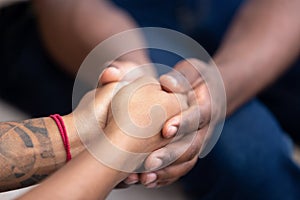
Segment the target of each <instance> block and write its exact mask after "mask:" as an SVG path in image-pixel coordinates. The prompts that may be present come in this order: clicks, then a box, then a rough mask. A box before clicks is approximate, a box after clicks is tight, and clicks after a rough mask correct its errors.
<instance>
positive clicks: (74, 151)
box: [62, 113, 85, 157]
mask: <svg viewBox="0 0 300 200" xmlns="http://www.w3.org/2000/svg"><path fill="white" fill-rule="evenodd" d="M62 118H63V121H64V123H65V126H66V130H67V135H68V138H69V143H70V150H71V155H72V157H76V156H77V155H78V154H80V153H81V152H82V151H83V150H84V149H85V147H84V145H83V144H82V142H81V139H80V137H79V135H78V132H77V128H76V125H75V122H74V119H73V114H72V113H71V114H68V115H65V116H63V117H62Z"/></svg>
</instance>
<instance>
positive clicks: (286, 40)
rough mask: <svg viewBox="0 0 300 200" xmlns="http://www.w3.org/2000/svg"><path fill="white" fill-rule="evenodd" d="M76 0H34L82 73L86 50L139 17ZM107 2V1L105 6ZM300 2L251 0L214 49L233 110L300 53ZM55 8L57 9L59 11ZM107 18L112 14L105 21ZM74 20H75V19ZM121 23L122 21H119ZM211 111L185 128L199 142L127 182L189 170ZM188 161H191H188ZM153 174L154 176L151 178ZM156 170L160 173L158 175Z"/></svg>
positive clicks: (54, 50) (173, 123) (72, 66)
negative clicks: (166, 164) (162, 165)
mask: <svg viewBox="0 0 300 200" xmlns="http://www.w3.org/2000/svg"><path fill="white" fill-rule="evenodd" d="M73 2H75V1H72V2H71V1H64V2H63V4H62V3H61V2H59V3H57V2H56V1H53V0H48V1H47V0H45V1H34V3H35V4H36V8H37V13H38V16H39V19H40V21H39V23H40V27H41V32H42V35H43V37H44V40H45V43H46V46H47V47H48V49H49V51H50V52H51V54H52V55H53V57H54V58H56V60H58V61H59V62H60V63H61V64H63V67H64V68H65V69H66V71H68V72H70V73H71V74H75V73H76V71H77V69H78V66H79V65H80V63H81V61H82V59H83V58H84V56H85V55H86V54H87V52H88V51H89V50H91V49H92V47H93V46H95V45H96V44H97V43H98V42H100V41H103V40H104V39H105V38H107V37H109V36H111V35H112V34H114V33H116V32H119V31H122V30H126V29H130V28H133V27H135V23H134V22H133V20H132V19H131V18H130V16H129V15H127V14H126V13H125V12H124V11H121V10H120V9H118V8H116V7H115V6H113V5H112V4H106V2H105V1H97V0H94V1H92V0H88V1H81V2H84V3H81V4H78V2H79V1H76V3H74V4H73ZM96 2H98V3H96ZM101 3H105V4H103V5H102V6H101V5H100V4H101ZM71 4H72V5H76V8H77V9H74V7H75V6H74V7H72V6H70V5H71ZM108 5H109V6H108ZM299 6H300V1H299V0H289V1H285V0H249V1H248V2H247V3H245V4H244V5H243V6H242V8H241V9H240V11H239V12H238V13H237V15H236V17H235V19H234V20H233V23H232V25H231V26H230V27H229V31H228V33H227V36H226V37H225V38H224V41H223V43H222V45H221V47H220V48H219V50H218V51H217V53H216V54H215V55H214V61H215V62H216V64H217V66H219V69H220V72H221V75H222V78H223V80H224V85H225V90H226V95H227V114H228V115H230V114H231V113H233V112H234V111H235V110H236V109H238V108H239V107H240V106H241V105H242V104H243V103H245V102H247V101H248V100H249V99H251V98H252V97H254V96H255V95H256V94H257V93H258V92H259V91H261V90H262V89H264V88H266V87H267V86H268V85H269V84H271V83H272V82H273V81H274V80H276V79H277V78H278V77H279V76H280V75H281V74H283V73H284V71H286V70H287V69H288V67H289V66H290V64H291V62H292V61H293V60H295V58H296V57H297V56H298V55H299V48H300V45H299V41H300V27H299V26H300V25H299V23H298V19H299V18H300V16H299V15H300V12H299V11H298V10H299V9H298V8H299ZM78 8H82V9H78ZM101 8H102V10H101ZM74 10H75V11H74ZM87 10H88V12H87ZM78 11H81V12H84V13H85V14H80V13H81V12H78ZM53 13H57V14H55V15H53ZM61 19H65V20H61ZM101 19H110V20H105V21H103V20H101ZM68 20H71V21H72V23H70V21H68ZM57 22H60V23H57ZM87 22H89V23H87ZM115 24H119V25H121V26H115ZM95 27H101V28H99V29H97V28H95ZM103 27H105V28H103ZM81 28H82V29H81ZM94 28H95V29H96V30H95V29H94ZM70 30H71V31H70ZM103 31H104V32H103ZM54 41H55V42H54ZM112 51H113V49H112ZM66 53H68V55H66ZM139 53H141V52H139ZM123 59H124V60H127V61H133V62H137V63H139V64H140V63H143V62H147V61H148V60H149V59H148V58H147V56H145V52H144V53H142V55H140V56H139V55H136V56H128V57H126V56H125V57H124V58H123ZM183 66H186V63H179V64H178V65H176V66H175V68H176V69H177V70H178V71H179V72H181V73H182V74H187V79H188V80H189V81H190V82H191V83H192V85H193V84H194V83H199V84H194V85H195V88H194V90H196V91H197V93H199V94H201V93H204V94H205V93H206V91H207V89H206V88H205V86H203V84H201V80H200V81H199V79H201V77H193V76H190V75H189V74H191V73H189V72H188V71H189V70H188V69H187V68H185V67H183ZM203 70H204V69H203ZM121 71H122V69H121ZM203 73H205V71H203ZM170 77H171V78H174V79H175V80H177V86H178V85H183V84H182V83H181V82H180V79H179V78H178V77H174V76H172V75H170ZM254 80H255V81H254ZM161 81H162V82H163V83H164V84H165V85H168V84H169V85H168V88H174V89H176V86H175V85H174V81H170V79H169V80H166V78H165V79H161ZM175 91H176V90H175ZM178 92H180V90H178ZM206 102H208V103H207V105H202V109H203V110H209V107H210V105H211V103H212V102H209V100H208V99H207V101H206ZM193 112H197V110H196V109H195V108H193V107H189V108H188V109H187V110H186V111H185V112H183V113H182V115H183V116H191V115H192V116H193ZM216 112H217V111H216ZM211 115H217V113H210V112H206V115H203V118H204V119H203V120H200V121H201V122H203V121H205V122H206V123H201V124H200V123H199V127H198V128H197V129H194V128H189V127H188V126H187V128H186V129H185V130H182V131H181V132H182V133H184V134H190V133H195V132H198V133H199V134H197V139H196V143H195V144H193V145H192V147H191V148H190V150H189V151H187V152H186V153H185V154H184V155H183V156H182V157H181V158H180V159H179V160H177V162H176V163H174V164H172V165H171V166H169V167H167V168H165V169H162V170H159V171H154V172H153V173H152V174H142V175H137V174H135V175H132V176H130V177H129V179H128V180H127V181H126V182H127V183H136V182H139V181H141V182H142V183H143V184H145V185H147V186H149V183H151V184H152V185H151V187H155V186H163V185H166V184H169V183H171V182H172V181H167V180H173V181H174V180H177V179H178V178H179V177H180V176H182V175H183V174H185V173H187V172H188V170H189V169H190V168H191V167H190V166H191V165H194V164H195V161H196V157H197V155H198V153H199V151H197V150H199V149H200V148H201V146H202V144H203V142H205V141H203V138H204V136H203V135H205V134H206V130H205V127H207V125H208V123H209V121H208V120H205V119H208V118H209V116H211ZM194 123H197V122H196V121H195V120H194V119H193V117H183V119H182V120H180V121H178V118H177V117H176V116H175V117H174V118H173V119H170V120H169V121H168V122H167V123H166V124H165V127H164V128H163V135H164V136H165V137H170V136H172V135H174V134H175V133H176V131H177V130H176V127H178V126H179V124H194ZM169 127H175V128H169ZM173 146H174V145H173ZM165 149H166V150H163V151H164V152H158V153H156V154H155V153H154V154H153V155H152V158H153V159H152V162H153V165H155V164H157V163H155V162H156V161H157V159H155V158H159V160H166V159H168V157H169V152H170V151H172V150H173V148H169V147H166V148H165ZM158 164H159V163H158ZM186 165H188V167H185V166H186ZM148 176H149V177H152V178H151V179H150V178H149V177H148ZM154 176H155V178H153V177H154ZM146 183H147V184H146Z"/></svg>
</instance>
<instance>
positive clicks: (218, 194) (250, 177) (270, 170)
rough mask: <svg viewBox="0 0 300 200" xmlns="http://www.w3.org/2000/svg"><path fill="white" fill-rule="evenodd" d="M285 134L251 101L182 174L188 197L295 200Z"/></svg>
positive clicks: (296, 175)
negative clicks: (206, 151) (189, 169)
mask: <svg viewBox="0 0 300 200" xmlns="http://www.w3.org/2000/svg"><path fill="white" fill-rule="evenodd" d="M292 154H293V147H292V142H291V140H290V138H289V137H288V136H287V135H286V134H285V133H284V132H283V131H282V130H281V129H280V127H279V125H278V123H277V122H276V120H275V119H274V118H273V117H272V115H271V114H270V112H269V111H268V110H267V109H266V108H265V107H264V106H263V105H262V104H261V103H260V102H259V101H257V100H252V101H250V102H249V103H247V104H246V105H244V106H243V107H241V108H240V109H239V110H238V111H237V112H235V113H234V114H233V115H232V116H231V117H229V118H228V119H227V120H226V122H225V124H224V129H223V132H222V134H221V137H220V139H219V141H218V143H217V144H216V146H215V147H214V149H213V150H212V152H211V153H210V154H209V155H208V156H207V157H205V158H203V159H200V160H199V161H198V163H197V165H196V166H195V168H194V169H193V170H192V171H191V172H190V173H189V174H188V175H187V176H186V177H184V178H183V179H182V182H183V183H184V186H185V189H186V191H187V194H188V195H190V197H191V199H199V198H200V197H201V199H243V200H244V199H249V200H250V199H251V200H253V199H256V200H265V199H272V200H273V199H278V200H281V199H286V200H296V199H300V168H299V166H297V164H296V163H295V162H294V161H293V159H292Z"/></svg>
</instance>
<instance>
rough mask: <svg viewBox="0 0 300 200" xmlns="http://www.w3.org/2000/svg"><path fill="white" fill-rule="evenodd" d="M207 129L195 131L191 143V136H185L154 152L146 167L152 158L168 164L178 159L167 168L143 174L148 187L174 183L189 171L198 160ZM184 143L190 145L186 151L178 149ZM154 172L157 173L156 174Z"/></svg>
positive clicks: (142, 180) (155, 161)
mask: <svg viewBox="0 0 300 200" xmlns="http://www.w3.org/2000/svg"><path fill="white" fill-rule="evenodd" d="M206 131H207V128H204V129H203V130H201V131H198V132H197V133H194V134H196V135H194V137H193V140H192V142H191V144H188V142H190V141H191V138H188V137H185V138H183V139H181V140H179V141H177V142H175V143H173V144H169V145H167V146H166V147H165V148H164V149H163V150H157V151H156V152H153V153H152V154H151V155H150V156H149V157H148V158H147V160H146V162H145V168H146V169H147V167H150V166H151V162H152V160H153V161H154V163H157V160H160V163H165V164H166V163H168V162H169V161H170V160H172V159H175V158H178V159H177V160H176V161H175V162H174V163H172V164H171V165H169V166H167V167H165V168H162V169H159V170H157V171H154V172H153V171H152V172H149V173H144V174H141V175H140V182H141V183H142V184H143V185H145V186H146V187H148V188H154V187H161V186H165V185H169V184H171V183H173V182H174V181H176V180H178V179H179V178H180V177H182V176H184V175H185V174H186V173H188V172H189V171H190V170H191V169H192V168H193V166H194V165H195V164H196V162H197V160H198V155H199V151H200V149H201V146H202V142H203V139H204V137H205V133H206ZM191 135H192V134H189V136H191ZM184 144H187V145H188V148H186V149H185V150H186V151H184V153H183V152H182V151H178V150H176V149H178V148H179V149H180V147H182V146H183V145H184ZM172 152H176V153H172ZM146 165H148V166H146ZM151 167H157V166H151ZM152 169H154V168H152ZM153 174H156V176H155V175H153ZM154 177H155V178H154Z"/></svg>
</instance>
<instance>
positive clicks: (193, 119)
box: [126, 59, 226, 188]
mask: <svg viewBox="0 0 300 200" xmlns="http://www.w3.org/2000/svg"><path fill="white" fill-rule="evenodd" d="M175 70H176V71H177V72H174V71H173V72H170V73H169V74H167V75H163V76H162V77H161V78H160V82H161V84H162V85H163V86H164V89H165V90H167V91H170V92H171V91H172V92H181V93H187V94H188V97H189V98H188V104H189V108H188V109H186V110H185V111H184V112H183V113H182V116H180V115H178V116H175V117H173V118H171V119H170V120H168V121H167V122H166V123H165V126H164V128H163V136H164V137H166V138H170V137H174V135H175V134H180V135H183V138H182V139H181V140H180V141H177V142H174V143H172V144H169V145H167V146H166V147H164V148H162V149H159V150H157V151H155V152H153V153H152V154H151V155H150V156H149V157H148V159H147V160H146V166H145V167H146V169H151V170H153V169H154V171H153V172H150V173H145V174H142V175H140V177H137V176H136V175H131V176H130V177H129V178H128V179H127V180H126V181H127V183H134V182H136V181H137V180H140V181H141V183H142V184H144V185H145V186H146V187H149V188H153V187H160V186H165V185H168V184H171V183H172V182H174V181H176V180H177V179H179V178H180V177H181V176H183V175H185V174H186V173H187V172H188V171H189V170H190V169H191V168H192V167H193V166H194V165H195V163H196V161H197V158H198V156H199V153H200V157H204V156H205V155H206V154H207V153H208V152H209V151H210V150H211V149H212V147H213V146H214V144H215V142H216V141H217V139H218V136H219V134H220V132H219V130H217V131H216V133H215V134H213V131H214V127H215V126H216V125H217V123H218V122H219V120H220V119H224V117H225V113H226V103H225V102H226V101H225V91H224V87H223V85H222V80H221V78H220V75H219V74H218V71H216V68H213V67H210V66H209V65H208V64H205V63H203V62H201V61H199V60H196V59H189V60H187V61H182V62H180V63H178V64H177V65H176V66H175ZM178 72H179V73H180V74H179V73H178ZM182 75H183V76H182ZM186 80H188V83H187V81H186ZM190 86H192V88H193V89H192V91H191V90H190V88H191V87H190ZM199 114H200V116H199ZM191 141H192V142H191ZM180 147H186V148H180ZM186 149H187V150H186ZM185 150H186V151H185ZM177 158H179V159H177ZM174 159H177V160H176V162H174V163H173V164H171V165H170V166H167V167H164V168H163V169H159V168H161V167H162V166H165V165H164V163H168V161H170V160H174ZM155 169H159V170H155Z"/></svg>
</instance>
